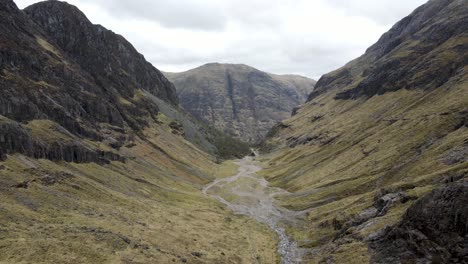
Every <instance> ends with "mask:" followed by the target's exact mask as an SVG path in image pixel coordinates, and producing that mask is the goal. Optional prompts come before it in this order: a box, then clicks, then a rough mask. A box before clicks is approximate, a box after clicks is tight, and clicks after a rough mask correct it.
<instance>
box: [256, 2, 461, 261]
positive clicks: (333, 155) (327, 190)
mask: <svg viewBox="0 0 468 264" xmlns="http://www.w3.org/2000/svg"><path fill="white" fill-rule="evenodd" d="M467 8H468V6H467V5H466V2H465V1H445V0H433V1H429V3H427V4H426V5H424V6H422V7H420V8H418V9H417V10H416V11H415V12H414V13H413V14H411V15H410V16H409V17H407V18H405V19H403V20H402V21H401V22H399V23H398V24H396V25H395V27H394V28H392V29H391V30H390V31H389V33H387V34H385V35H384V36H383V37H382V38H381V39H380V40H379V42H378V43H376V44H375V45H374V46H372V47H371V48H370V49H369V50H368V51H367V52H366V54H365V55H363V56H362V57H360V58H358V59H356V60H354V61H352V62H350V63H349V64H347V65H346V66H344V67H343V68H341V69H339V70H337V71H335V72H332V73H330V74H327V75H325V76H324V77H322V78H321V79H320V80H319V82H318V83H317V86H316V90H315V91H314V92H313V93H312V94H311V96H310V97H309V101H308V102H307V103H306V104H305V105H304V106H303V107H301V108H300V109H299V110H298V111H297V112H296V115H295V116H293V117H292V118H290V119H288V120H285V121H283V122H282V123H281V124H280V125H278V126H277V127H276V128H275V131H272V132H271V133H270V134H269V137H268V138H267V140H266V141H265V142H264V148H265V149H274V151H273V152H272V153H271V154H269V155H268V156H266V157H264V159H263V160H264V162H265V166H266V169H265V170H264V171H263V172H262V173H263V175H265V177H266V178H267V179H268V180H269V181H271V182H272V184H273V185H275V186H279V187H282V188H286V189H287V190H289V191H290V192H291V193H290V194H289V195H285V196H282V197H280V203H281V204H282V205H284V206H286V207H288V208H291V209H295V210H308V219H309V225H308V226H306V227H304V229H291V230H290V233H291V234H292V235H293V236H295V237H296V239H298V240H299V241H300V242H301V243H302V244H303V245H304V246H308V247H313V248H315V251H314V254H313V255H311V256H310V261H311V262H312V263H317V262H320V261H331V262H336V263H363V262H366V261H368V260H369V259H370V258H371V256H372V255H373V254H377V253H379V252H374V251H372V250H369V245H372V244H373V243H374V242H373V241H374V240H373V239H374V238H376V237H378V236H380V235H381V234H382V232H383V230H384V229H385V227H387V226H392V225H395V224H397V223H398V222H399V221H400V220H401V218H402V216H403V214H404V213H405V211H406V209H407V208H409V207H410V206H411V205H412V204H413V202H414V201H415V200H418V199H419V198H420V197H422V196H424V195H425V194H427V193H429V192H430V191H431V190H432V189H434V188H435V187H437V186H440V185H444V184H447V183H450V182H452V181H466V180H467V175H468V160H467V158H466V157H467V155H466V154H467V151H468V136H467V135H468V123H467V120H468V119H467V116H468V67H467V56H468V52H467V51H468V46H467V32H466V28H467V27H466V25H467V23H468V16H467V14H468V12H467ZM416 57H417V59H416ZM392 65H398V67H397V68H398V69H396V68H395V67H393V66H392ZM447 67H449V68H450V69H452V70H450V71H446V69H447ZM438 217H442V216H440V215H439V216H438ZM304 233H305V234H306V235H304ZM419 254H420V255H419V256H417V257H415V256H413V259H412V260H415V258H416V259H417V258H419V260H424V261H428V260H431V258H432V257H433V255H431V254H429V253H428V252H422V253H421V252H420V253H419ZM394 261H396V262H397V263H398V261H400V260H398V259H396V260H394Z"/></svg>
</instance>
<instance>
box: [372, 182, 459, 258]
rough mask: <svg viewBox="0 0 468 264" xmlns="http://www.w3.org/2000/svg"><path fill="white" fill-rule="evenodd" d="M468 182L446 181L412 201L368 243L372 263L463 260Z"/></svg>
mask: <svg viewBox="0 0 468 264" xmlns="http://www.w3.org/2000/svg"><path fill="white" fill-rule="evenodd" d="M467 204H468V182H459V183H454V184H449V185H447V186H444V187H441V188H438V189H436V190H435V191H433V192H432V193H431V194H429V195H427V196H425V197H423V198H422V199H420V200H418V201H417V202H416V203H415V204H413V205H412V206H411V207H410V208H409V209H408V211H407V212H406V214H405V215H404V217H403V220H402V221H401V223H400V224H399V225H398V226H395V227H391V228H388V230H386V233H385V234H384V235H383V236H382V237H381V238H380V239H378V240H377V241H375V242H374V243H373V244H372V248H373V249H374V250H375V251H376V252H378V253H377V254H376V255H375V256H374V260H373V263H466V262H467V261H468V222H467V219H468V206H467Z"/></svg>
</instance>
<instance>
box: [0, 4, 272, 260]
mask: <svg viewBox="0 0 468 264" xmlns="http://www.w3.org/2000/svg"><path fill="white" fill-rule="evenodd" d="M50 5H53V6H50ZM42 6H44V7H46V8H42ZM49 7H50V8H49ZM35 10H39V11H37V12H38V13H35V12H36V11H35ZM49 12H52V13H49ZM27 14H29V15H33V16H34V21H36V22H34V21H33V20H31V18H30V17H29V16H27V15H26V13H25V12H22V11H20V10H18V8H17V7H16V5H15V4H14V3H13V2H12V1H10V0H4V1H0V18H1V19H0V36H1V37H0V62H1V63H0V91H1V93H2V96H1V97H0V263H154V262H160V263H170V262H173V261H174V262H179V263H181V262H190V263H220V262H221V263H233V262H234V263H239V262H256V261H262V262H267V263H271V262H275V261H276V259H277V256H276V243H275V236H274V234H273V233H272V231H269V230H268V229H267V228H266V227H265V226H263V225H259V224H258V223H255V222H253V221H251V220H249V219H248V218H244V217H239V216H234V215H232V214H231V213H230V212H229V211H228V210H226V209H225V208H224V207H223V206H222V205H221V204H220V203H217V202H215V201H213V200H211V199H209V198H208V197H206V196H204V195H202V193H201V192H200V188H201V187H202V186H203V185H205V184H206V183H208V182H209V181H211V180H212V179H214V178H215V176H216V175H218V174H221V175H224V174H227V173H228V172H232V170H233V168H232V164H230V163H228V164H217V163H216V162H215V161H216V158H215V157H214V156H212V155H210V154H208V153H207V152H205V151H202V150H201V149H200V146H206V144H205V143H204V142H197V141H196V139H197V138H196V135H201V136H203V138H204V135H203V134H201V133H204V132H199V131H198V128H196V127H192V128H191V129H187V127H189V128H190V126H191V124H196V123H194V121H191V120H189V119H188V115H187V114H184V113H183V112H181V111H180V109H178V108H177V106H176V104H177V100H176V99H175V98H174V97H173V96H172V95H171V94H172V92H173V91H174V90H173V86H172V85H171V84H170V83H169V82H168V81H167V80H166V79H165V78H164V77H163V76H162V75H161V74H160V73H159V71H157V70H156V69H155V68H154V67H152V66H151V65H150V64H149V63H147V62H146V61H144V59H142V56H141V55H138V54H137V53H136V51H134V49H133V48H132V47H131V45H130V44H129V43H128V42H126V41H125V40H123V38H121V37H120V36H117V35H115V34H113V33H111V32H109V31H106V30H105V29H104V28H103V27H98V26H93V25H92V24H91V23H90V22H89V21H88V20H87V19H86V17H85V16H84V15H83V14H82V13H81V12H79V10H77V9H76V8H75V7H72V6H70V5H68V4H66V3H63V2H57V1H51V2H45V3H39V4H37V5H35V6H34V8H29V9H28V10H27ZM34 14H35V15H34ZM49 15H50V16H49ZM62 15H66V17H61V16H62ZM43 16H45V17H47V19H46V20H47V21H50V23H52V24H50V25H48V27H45V26H44V25H42V24H41V23H40V22H39V20H40V19H42V18H43ZM49 18H50V19H49ZM57 20H58V21H61V22H60V23H57V24H54V23H55V22H57ZM70 21H71V22H73V23H72V25H71V26H72V28H68V29H67V30H66V32H67V34H62V35H54V33H56V32H62V33H63V29H62V28H61V27H62V26H64V27H66V26H67V25H70V23H71V22H70ZM40 25H42V26H40ZM52 25H54V26H53V27H52ZM49 26H50V27H49ZM80 26H81V27H80ZM55 30H57V31H55ZM96 30H97V31H96ZM94 34H98V36H99V38H94V37H95V35H94ZM77 36H78V37H77ZM83 36H85V38H81V37H83ZM89 36H91V37H90V38H87V37H89ZM75 41H77V42H79V43H77V45H76V46H73V45H65V43H68V44H70V43H75ZM101 41H102V42H106V41H107V42H106V44H107V45H108V49H105V48H103V47H106V46H103V44H102V43H101ZM115 41H117V42H118V43H117V44H116V43H115ZM115 45H116V46H117V47H115ZM73 47H79V48H80V49H79V50H78V51H76V50H75V49H74V48H73ZM69 48H71V49H69ZM121 51H124V52H123V53H124V54H122V53H120V52H121ZM127 52H128V53H129V54H130V55H129V54H127ZM94 53H99V56H100V57H99V58H100V61H99V63H101V64H100V65H101V66H102V65H107V68H105V69H106V70H105V71H104V72H102V71H99V69H95V70H93V69H94V68H93V67H94V66H93V65H94V64H93V63H94V62H93V61H92V60H93V59H94V58H84V57H81V56H87V57H89V56H91V55H90V54H94ZM122 65H125V66H126V67H135V69H136V71H138V73H135V75H133V74H130V73H131V72H132V69H126V70H125V69H124V68H123V67H121V66H122ZM92 66H93V67H92ZM97 66H98V65H97ZM121 70H124V71H125V72H127V73H128V75H127V74H125V73H122V71H121ZM138 74H143V75H144V76H140V75H138ZM182 122H186V124H181V123H182ZM190 122H192V123H190ZM200 127H201V125H200ZM206 131H208V132H209V130H206ZM190 133H193V134H194V135H195V136H193V137H192V138H191V139H192V141H193V143H192V142H190V141H187V140H186V138H188V137H190V135H188V134H190ZM209 133H211V132H209ZM220 137H223V135H221V134H218V135H217V136H212V139H217V138H220ZM206 142H208V143H209V139H208V137H207V139H206ZM212 148H213V150H214V151H213V152H215V151H216V148H215V146H213V145H212Z"/></svg>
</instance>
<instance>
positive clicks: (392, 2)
mask: <svg viewBox="0 0 468 264" xmlns="http://www.w3.org/2000/svg"><path fill="white" fill-rule="evenodd" d="M426 1H427V0H68V1H67V2H68V3H70V4H73V5H76V6H77V7H78V8H79V9H81V11H83V12H84V13H85V14H86V16H87V17H88V18H89V19H90V20H91V22H93V23H95V24H101V25H103V26H104V27H106V28H107V29H110V30H112V31H114V32H116V33H118V34H121V35H123V36H124V37H125V38H126V39H127V40H128V41H130V42H131V43H132V44H133V45H134V46H135V47H136V48H137V50H138V51H139V52H140V53H142V54H143V55H144V56H145V57H146V59H147V60H148V61H150V62H151V63H152V64H153V65H154V66H156V67H157V68H158V69H160V70H162V71H169V72H180V71H185V70H189V69H192V68H195V67H198V66H200V65H203V64H205V63H211V62H220V63H243V64H247V65H250V66H253V67H255V68H258V69H260V70H263V71H267V72H271V73H277V74H300V75H304V76H308V77H312V78H315V79H318V78H319V77H320V76H321V75H322V74H325V73H327V72H330V71H332V70H335V69H337V68H339V67H341V66H343V65H344V64H345V63H347V62H348V61H350V60H352V59H354V58H356V57H358V56H360V55H361V54H363V53H364V52H365V50H366V49H367V48H368V47H369V46H371V45H372V44H373V43H375V42H376V41H377V40H378V39H379V37H380V36H381V35H382V34H383V33H385V32H386V31H388V30H389V29H390V28H391V26H392V25H393V24H395V23H396V22H398V21H399V20H400V19H402V18H403V17H405V16H407V15H409V14H410V13H411V12H412V11H413V10H414V9H415V8H417V7H418V6H420V5H422V4H424V3H425V2H426ZM15 2H16V4H17V5H18V6H19V7H20V8H24V7H26V6H28V5H30V4H33V3H35V2H39V1H38V0H15Z"/></svg>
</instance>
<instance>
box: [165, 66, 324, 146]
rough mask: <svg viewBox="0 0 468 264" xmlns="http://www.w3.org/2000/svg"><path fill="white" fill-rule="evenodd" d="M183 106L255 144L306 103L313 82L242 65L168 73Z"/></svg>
mask: <svg viewBox="0 0 468 264" xmlns="http://www.w3.org/2000/svg"><path fill="white" fill-rule="evenodd" d="M167 77H168V78H169V79H170V80H171V81H172V82H173V83H174V84H175V86H176V88H177V92H178V94H179V98H180V103H181V105H182V107H183V108H184V109H186V110H187V111H188V112H189V113H191V114H192V115H194V116H195V117H196V118H198V119H199V120H202V121H203V122H205V123H206V124H209V125H212V126H214V127H215V128H217V129H219V130H222V131H224V132H226V133H228V134H230V135H232V136H234V137H236V138H239V139H241V140H243V141H245V142H249V143H255V142H257V141H258V140H260V139H262V138H263V136H264V135H265V134H266V133H267V131H268V130H269V129H270V128H271V127H272V126H273V125H275V124H276V123H277V122H279V121H280V120H283V119H285V118H287V117H289V116H290V114H291V112H292V110H293V109H294V108H295V107H296V106H298V105H299V104H301V103H303V102H304V101H305V98H306V96H307V94H308V93H310V92H311V91H312V89H313V87H314V84H315V81H313V80H311V79H308V78H305V77H301V76H294V75H285V76H280V75H272V74H268V73H265V72H261V71H259V70H257V69H254V68H252V67H249V66H246V65H233V64H218V63H213V64H207V65H204V66H201V67H199V68H196V69H193V70H190V71H187V72H183V73H168V74H167Z"/></svg>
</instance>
